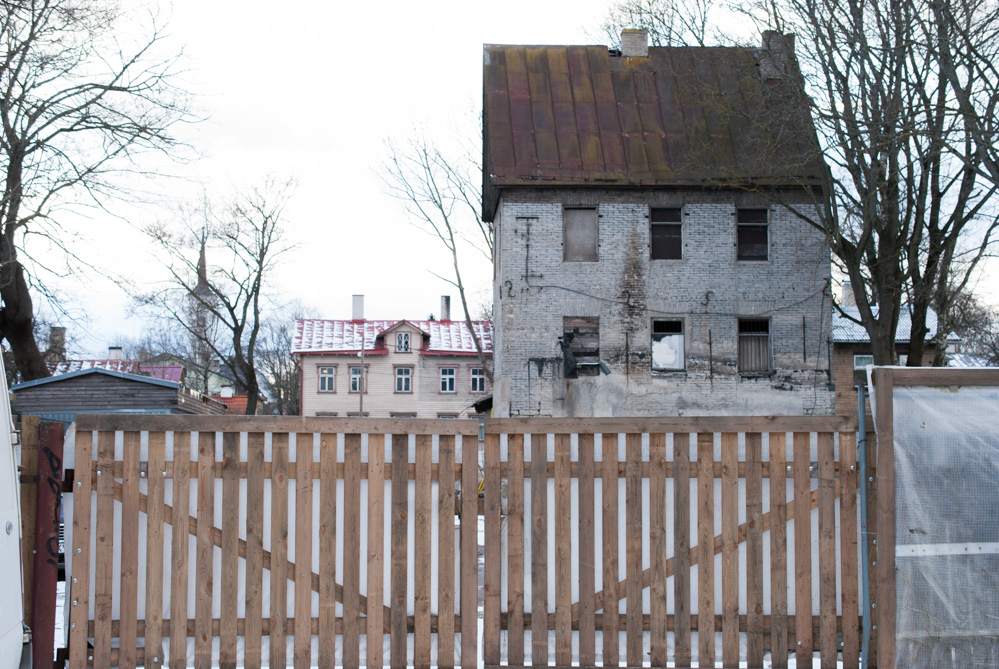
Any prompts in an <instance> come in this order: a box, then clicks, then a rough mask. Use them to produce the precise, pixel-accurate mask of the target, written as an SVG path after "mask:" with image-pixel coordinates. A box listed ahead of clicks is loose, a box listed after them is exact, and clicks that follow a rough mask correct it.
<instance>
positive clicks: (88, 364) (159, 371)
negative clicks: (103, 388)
mask: <svg viewBox="0 0 999 669" xmlns="http://www.w3.org/2000/svg"><path fill="white" fill-rule="evenodd" d="M45 364H46V366H47V367H48V368H49V373H50V374H52V376H60V375H62V374H69V373H71V372H81V371H84V370H88V369H104V370H107V371H109V372H124V373H125V374H136V375H141V376H148V377H150V378H154V379H160V380H162V381H173V382H174V383H181V382H182V381H183V378H184V368H183V367H182V366H181V365H147V364H145V363H140V362H138V361H136V360H103V359H95V360H65V361H63V362H47V363H45Z"/></svg>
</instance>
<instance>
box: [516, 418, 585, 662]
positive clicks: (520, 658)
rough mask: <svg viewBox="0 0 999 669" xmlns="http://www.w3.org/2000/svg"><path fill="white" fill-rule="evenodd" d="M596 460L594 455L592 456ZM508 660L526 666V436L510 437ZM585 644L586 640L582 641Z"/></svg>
mask: <svg viewBox="0 0 999 669" xmlns="http://www.w3.org/2000/svg"><path fill="white" fill-rule="evenodd" d="M591 459H592V454H591ZM507 475H508V479H507V489H508V499H507V518H506V523H507V525H506V529H507V546H508V551H507V560H508V565H509V566H508V568H507V604H506V610H507V632H506V634H507V637H506V638H507V650H506V653H507V661H508V662H509V663H510V664H511V665H522V664H524V435H522V434H511V435H510V436H509V437H507ZM581 641H582V639H581Z"/></svg>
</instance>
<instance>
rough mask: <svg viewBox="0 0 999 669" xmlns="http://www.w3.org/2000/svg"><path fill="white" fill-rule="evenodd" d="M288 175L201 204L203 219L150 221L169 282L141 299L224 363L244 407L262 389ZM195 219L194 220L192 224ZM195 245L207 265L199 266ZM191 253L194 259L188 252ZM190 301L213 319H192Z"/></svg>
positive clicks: (250, 406)
mask: <svg viewBox="0 0 999 669" xmlns="http://www.w3.org/2000/svg"><path fill="white" fill-rule="evenodd" d="M293 190H294V182H293V181H290V180H289V181H277V180H275V179H273V178H269V179H267V180H266V181H265V183H264V184H263V185H262V186H261V187H259V188H250V189H247V190H245V191H243V192H241V193H238V194H237V195H235V196H234V197H233V198H232V199H231V200H230V201H229V202H228V204H227V205H226V206H224V207H223V208H221V209H219V210H216V209H213V208H206V209H205V212H206V213H205V217H204V219H202V220H196V219H191V218H186V217H185V219H184V222H183V223H182V224H181V226H179V230H174V229H173V228H170V227H168V226H165V225H157V226H153V227H151V228H150V229H149V230H148V234H149V236H150V237H151V238H152V239H153V240H154V241H155V242H156V243H157V245H158V246H159V248H161V249H162V250H163V252H164V253H163V257H164V261H165V263H166V264H167V270H168V272H169V277H170V278H169V281H168V282H167V284H166V285H165V286H164V287H162V288H161V289H160V290H158V291H155V292H154V293H152V294H149V295H145V296H143V298H142V302H143V303H144V304H145V305H147V306H148V307H151V308H154V309H156V308H159V309H163V310H165V313H166V315H167V316H169V318H171V319H172V321H173V322H175V323H177V324H178V325H180V327H181V328H183V330H184V331H185V332H186V333H187V334H188V335H189V336H190V337H192V338H194V339H197V340H198V341H199V342H200V343H201V344H203V345H204V346H205V347H206V348H207V349H208V350H210V351H211V352H212V353H213V354H214V355H215V356H217V358H218V359H219V360H223V361H224V362H225V363H226V364H227V365H228V366H229V367H230V369H231V371H232V373H233V375H234V376H235V378H236V382H237V384H238V385H240V386H241V387H242V388H244V389H245V390H246V395H247V407H246V413H247V414H248V415H252V414H253V413H255V412H256V408H257V402H258V400H259V399H260V396H261V386H260V381H259V377H258V370H257V352H258V345H259V343H258V339H259V336H260V332H261V327H262V326H263V313H264V310H265V300H266V297H265V294H264V292H265V287H266V283H267V280H268V279H269V277H270V273H271V271H272V270H273V269H274V265H275V263H276V261H277V259H278V258H279V257H280V256H281V255H282V254H283V253H285V252H286V251H288V250H289V248H290V247H289V246H288V245H287V244H286V243H285V242H284V239H283V228H282V220H283V216H284V211H285V207H286V205H287V204H288V201H289V199H290V197H291V195H292V192H293ZM192 226H194V227H192ZM202 249H206V251H205V252H206V253H207V255H208V256H209V257H210V258H211V264H210V265H209V264H205V265H204V266H203V270H204V271H199V265H202V263H201V258H202V257H203V256H202ZM195 258H197V259H195ZM192 305H193V306H194V308H195V310H200V311H201V312H202V313H203V314H205V315H206V316H207V318H208V319H210V320H211V321H212V325H211V326H209V327H205V323H204V322H202V321H200V320H198V319H192V318H191V313H192Z"/></svg>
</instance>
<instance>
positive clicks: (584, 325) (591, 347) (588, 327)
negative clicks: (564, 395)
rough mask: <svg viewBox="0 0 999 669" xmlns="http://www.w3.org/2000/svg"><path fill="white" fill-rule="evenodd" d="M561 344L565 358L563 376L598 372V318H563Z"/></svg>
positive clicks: (594, 374) (595, 373)
mask: <svg viewBox="0 0 999 669" xmlns="http://www.w3.org/2000/svg"><path fill="white" fill-rule="evenodd" d="M561 346H562V354H563V357H564V358H565V378H567V379H574V378H576V377H577V376H597V375H598V374H600V319H599V318H596V317H592V318H590V317H580V316H573V317H569V316H567V317H565V318H563V319H562V340H561Z"/></svg>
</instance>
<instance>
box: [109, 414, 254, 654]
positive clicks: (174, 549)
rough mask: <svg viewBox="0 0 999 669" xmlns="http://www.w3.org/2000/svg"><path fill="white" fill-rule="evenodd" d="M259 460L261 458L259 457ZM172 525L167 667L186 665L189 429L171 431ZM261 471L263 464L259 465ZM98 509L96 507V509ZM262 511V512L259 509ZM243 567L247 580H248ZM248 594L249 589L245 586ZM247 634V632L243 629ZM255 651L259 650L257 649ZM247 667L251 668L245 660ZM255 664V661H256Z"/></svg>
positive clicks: (189, 473) (189, 509)
mask: <svg viewBox="0 0 999 669" xmlns="http://www.w3.org/2000/svg"><path fill="white" fill-rule="evenodd" d="M261 460H263V458H262V457H261ZM173 467H174V468H173V525H172V527H171V530H170V536H171V547H170V564H171V565H172V567H173V569H172V570H171V573H170V669H186V667H187V609H188V606H187V604H188V601H187V581H188V571H187V563H188V561H189V559H190V556H189V555H188V550H189V545H190V538H189V532H188V518H189V517H190V513H191V487H190V485H191V484H190V476H191V433H190V432H174V433H173ZM260 469H261V471H262V470H263V467H261V468H260ZM98 512H99V510H98ZM261 515H262V512H261ZM249 574H250V572H249V570H247V583H250V576H249ZM247 596H249V589H247ZM247 637H249V633H247ZM258 655H259V653H258ZM246 666H247V668H248V669H252V665H251V664H250V663H249V660H248V661H247V662H246ZM257 666H258V667H259V662H258V664H257Z"/></svg>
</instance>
